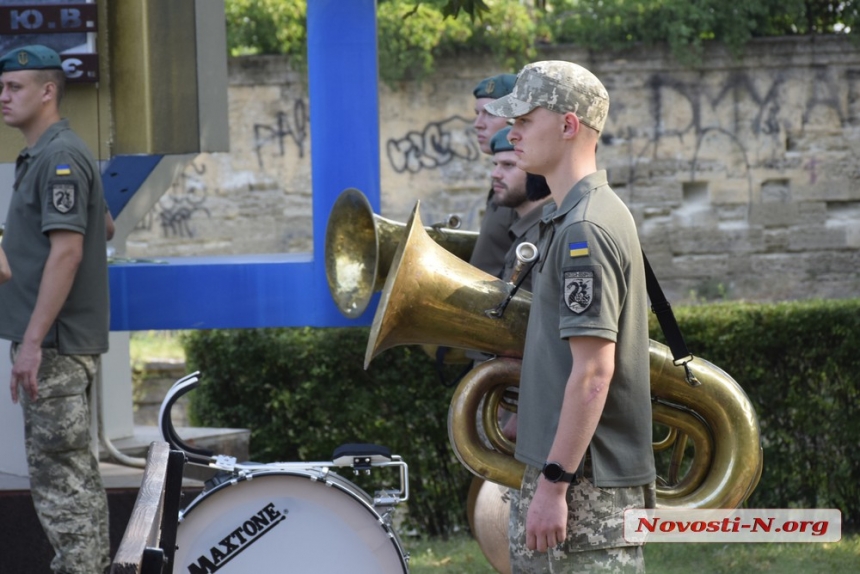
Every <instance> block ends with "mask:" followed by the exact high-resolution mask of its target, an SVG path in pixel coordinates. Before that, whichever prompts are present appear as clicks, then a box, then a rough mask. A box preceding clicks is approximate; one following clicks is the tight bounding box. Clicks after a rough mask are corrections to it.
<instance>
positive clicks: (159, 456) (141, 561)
mask: <svg viewBox="0 0 860 574" xmlns="http://www.w3.org/2000/svg"><path fill="white" fill-rule="evenodd" d="M184 466H185V453H183V452H181V451H177V450H170V445H168V444H167V443H166V442H153V443H152V444H151V445H150V446H149V453H148V454H147V457H146V467H145V468H144V471H143V482H142V483H141V485H140V492H138V494H137V499H136V500H135V502H134V508H132V511H131V517H130V518H129V521H128V525H127V526H126V528H125V533H124V534H123V537H122V541H120V545H119V548H118V549H117V552H116V556H115V557H114V560H113V563H112V565H111V569H110V572H111V574H170V573H172V572H173V554H174V551H175V549H176V528H177V526H178V521H179V499H180V496H181V491H182V470H183V467H184Z"/></svg>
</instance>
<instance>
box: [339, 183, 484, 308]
mask: <svg viewBox="0 0 860 574" xmlns="http://www.w3.org/2000/svg"><path fill="white" fill-rule="evenodd" d="M459 224H460V223H459V218H457V217H456V216H449V218H448V221H446V222H445V223H443V224H437V225H433V226H430V227H428V228H427V230H426V231H427V233H428V234H429V235H430V236H431V237H432V238H433V239H434V240H435V241H436V242H437V243H438V244H439V245H441V246H442V247H444V248H445V249H447V250H448V251H450V252H451V253H453V254H454V255H456V256H457V257H459V258H460V259H469V257H470V256H471V254H472V250H473V249H474V247H475V241H476V240H477V238H478V233H477V232H475V231H462V230H459V229H456V227H459ZM405 231H406V225H404V224H403V223H398V222H396V221H392V220H390V219H386V218H384V217H382V216H380V215H376V214H375V213H373V208H372V207H371V206H370V202H369V201H368V200H367V197H366V196H365V195H364V194H363V193H361V192H360V191H359V190H357V189H354V188H349V189H346V190H344V191H343V192H342V193H341V194H340V195H339V196H338V198H337V199H336V200H335V202H334V205H333V206H332V210H331V213H330V214H329V219H328V224H327V225H326V231H325V273H326V279H327V280H328V287H329V291H330V292H331V295H332V298H333V299H334V301H335V303H336V304H337V308H338V309H340V312H341V313H343V314H344V315H346V316H347V317H349V318H350V319H354V318H356V317H358V316H360V315H361V314H362V313H364V310H365V309H366V308H367V305H368V303H369V302H370V298H371V296H372V295H373V293H374V292H376V291H379V290H380V289H381V288H382V285H383V284H384V283H385V278H386V275H387V274H388V269H389V268H390V266H391V261H392V259H393V258H394V251H395V250H396V249H397V245H398V244H399V243H400V240H401V239H402V237H403V235H404V233H405Z"/></svg>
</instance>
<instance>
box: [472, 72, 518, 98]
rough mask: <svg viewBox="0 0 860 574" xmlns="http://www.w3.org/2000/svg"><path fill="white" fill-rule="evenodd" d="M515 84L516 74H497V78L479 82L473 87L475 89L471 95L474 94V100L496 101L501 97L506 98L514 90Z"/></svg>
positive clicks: (492, 77) (493, 77)
mask: <svg viewBox="0 0 860 574" xmlns="http://www.w3.org/2000/svg"><path fill="white" fill-rule="evenodd" d="M516 83H517V76H516V74H499V75H497V76H490V77H489V78H486V79H483V80H481V82H480V83H479V84H478V85H477V86H475V89H474V90H472V93H473V94H475V97H476V98H493V99H494V100H497V99H499V98H501V97H502V96H507V95H508V94H510V93H511V92H512V91H513V89H514V84H516Z"/></svg>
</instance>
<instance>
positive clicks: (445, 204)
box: [128, 37, 860, 301]
mask: <svg viewBox="0 0 860 574" xmlns="http://www.w3.org/2000/svg"><path fill="white" fill-rule="evenodd" d="M541 58H543V59H565V60H571V61H576V62H579V63H581V64H583V65H585V66H586V67H588V68H590V69H591V70H592V71H594V72H595V73H596V74H597V75H598V76H599V77H600V78H601V79H602V80H603V81H604V83H605V84H606V86H607V88H608V90H609V93H610V97H611V101H612V103H611V108H610V117H609V120H608V122H607V125H606V128H605V131H604V134H603V138H602V142H601V145H600V150H599V153H598V161H599V163H600V164H601V165H602V166H603V167H606V169H607V170H608V171H609V177H610V181H611V183H612V185H613V187H614V189H615V190H616V192H617V193H618V194H619V195H620V196H621V197H622V198H623V199H624V200H625V202H627V204H628V205H629V206H630V208H631V210H632V211H633V213H634V215H635V217H636V220H637V223H638V225H639V231H640V236H641V238H642V243H643V247H644V248H645V250H646V253H648V255H649V258H650V259H651V261H652V265H653V266H654V268H655V271H656V272H657V274H658V276H659V277H660V278H661V280H662V282H663V283H664V287H665V289H666V291H667V294H668V295H669V296H670V298H671V299H673V300H675V301H684V300H686V301H689V300H694V299H698V300H700V299H703V298H715V297H725V298H728V299H741V298H743V299H749V300H760V301H766V300H781V299H795V298H810V297H832V298H839V297H853V296H856V295H857V293H858V291H860V249H858V248H860V185H858V180H860V161H858V156H860V52H858V50H857V47H856V45H855V44H853V43H852V42H851V41H850V40H849V39H847V38H840V37H818V38H812V37H800V38H777V39H765V40H758V41H755V42H753V43H752V44H751V45H750V46H749V47H748V48H747V50H746V52H745V55H744V58H743V59H742V60H738V61H736V60H733V59H732V58H730V57H729V56H728V55H727V53H726V52H725V51H724V50H723V49H722V48H720V47H719V46H710V47H708V48H707V49H706V54H705V57H704V59H703V62H704V63H703V65H702V66H701V67H700V68H696V69H692V68H685V67H683V66H681V65H679V64H678V63H677V62H675V61H674V60H673V59H672V58H670V57H669V56H668V54H667V53H666V52H664V51H660V50H638V51H633V52H630V53H624V54H600V55H597V54H593V53H588V52H584V51H581V50H578V49H576V48H571V47H555V48H552V49H546V50H544V52H543V53H542V55H541ZM499 71H500V70H498V69H497V68H496V67H495V65H494V63H493V62H492V61H490V60H485V59H479V58H459V59H457V60H456V61H454V60H452V61H446V62H441V63H440V65H439V70H438V72H437V74H436V75H435V76H434V77H433V78H431V79H429V80H425V81H423V82H421V83H416V82H403V83H402V84H400V85H399V86H397V89H396V90H394V89H392V88H390V87H389V86H386V85H384V84H380V124H381V125H380V164H381V171H382V193H383V196H382V211H383V213H382V215H385V216H386V217H390V218H393V219H396V220H400V221H405V220H406V218H407V217H408V214H409V212H410V211H411V209H412V206H413V205H414V203H415V201H416V200H418V199H420V200H421V202H422V210H423V213H424V216H425V220H426V221H425V222H426V223H430V222H432V221H438V220H441V219H443V218H444V216H445V215H446V214H448V213H452V212H456V213H460V214H461V215H462V216H463V219H464V221H465V225H466V227H467V228H471V229H476V228H477V225H478V221H479V218H480V215H481V209H482V205H483V201H484V198H485V197H486V191H487V189H488V173H489V169H490V166H491V164H490V162H489V159H488V158H487V157H485V156H482V155H481V154H480V153H479V151H478V149H477V146H476V144H475V143H474V140H473V137H472V136H473V134H472V133H471V130H470V126H471V120H472V117H473V115H474V112H473V102H474V100H473V98H472V96H471V89H472V87H473V86H474V85H475V84H476V83H477V82H478V81H479V80H480V79H481V78H483V77H485V76H487V75H490V74H493V73H497V72H499ZM344 90H348V86H344ZM229 98H230V135H231V150H232V151H231V152H230V153H229V154H204V155H201V156H199V157H198V158H197V159H196V160H195V161H194V162H193V163H192V164H190V165H189V166H188V168H187V169H186V170H185V173H184V174H183V176H182V177H181V178H179V179H178V180H177V181H176V182H174V185H173V186H172V187H171V189H169V190H167V192H166V193H165V196H164V197H163V198H162V200H161V201H160V202H159V205H158V206H156V208H155V209H154V210H153V212H151V213H150V214H149V215H148V216H147V218H145V219H144V221H142V222H141V223H140V226H139V227H140V228H139V229H138V230H137V231H135V232H134V233H133V234H132V235H131V236H130V238H129V243H128V254H129V255H130V256H132V257H135V256H138V257H139V256H147V257H152V256H159V255H160V256H169V255H192V254H196V255H212V254H226V253H272V252H282V251H306V250H309V249H310V248H311V247H310V246H311V222H310V214H311V193H310V189H311V182H310V135H309V134H310V132H309V125H308V106H309V104H308V96H307V86H306V79H305V76H304V75H303V74H301V73H299V72H296V71H293V70H292V69H291V68H290V67H289V63H288V62H287V61H286V60H285V59H283V58H280V57H251V58H237V59H233V60H231V61H230V88H229ZM327 120H329V121H337V118H327ZM357 145H362V140H361V134H344V153H348V149H349V147H350V146H357Z"/></svg>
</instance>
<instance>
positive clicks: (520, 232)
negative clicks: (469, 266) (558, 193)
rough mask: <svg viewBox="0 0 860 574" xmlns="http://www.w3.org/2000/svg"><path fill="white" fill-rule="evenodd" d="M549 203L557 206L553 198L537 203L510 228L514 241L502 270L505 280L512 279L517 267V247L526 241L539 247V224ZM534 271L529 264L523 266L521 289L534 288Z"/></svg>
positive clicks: (510, 234) (509, 231) (528, 289)
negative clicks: (530, 269)
mask: <svg viewBox="0 0 860 574" xmlns="http://www.w3.org/2000/svg"><path fill="white" fill-rule="evenodd" d="M549 204H552V205H553V206H555V204H553V203H552V198H548V199H547V200H546V201H544V202H542V203H541V204H539V205H536V206H535V207H534V208H533V209H532V210H531V211H529V212H528V213H526V214H525V215H523V216H522V217H520V218H519V219H517V220H516V221H515V222H514V223H513V225H511V228H510V229H509V230H508V235H509V236H510V237H511V241H513V243H511V247H510V249H508V252H507V254H506V255H505V269H504V271H503V272H502V279H504V280H505V281H510V280H511V277H512V276H513V274H514V270H515V269H516V267H517V247H519V246H520V245H521V244H523V243H526V242H529V243H532V244H534V246H535V247H537V243H538V238H539V236H540V227H539V226H538V223H540V220H541V216H542V215H543V210H544V207H546V206H547V205H549ZM533 272H534V270H532V271H531V272H529V265H528V264H526V265H525V266H524V267H523V269H522V270H521V272H520V276H519V278H520V279H522V282H521V283H520V289H523V290H525V291H531V290H532V273H533ZM524 273H526V274H527V275H525V277H523V274H524ZM518 280H519V279H518Z"/></svg>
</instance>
